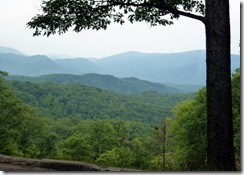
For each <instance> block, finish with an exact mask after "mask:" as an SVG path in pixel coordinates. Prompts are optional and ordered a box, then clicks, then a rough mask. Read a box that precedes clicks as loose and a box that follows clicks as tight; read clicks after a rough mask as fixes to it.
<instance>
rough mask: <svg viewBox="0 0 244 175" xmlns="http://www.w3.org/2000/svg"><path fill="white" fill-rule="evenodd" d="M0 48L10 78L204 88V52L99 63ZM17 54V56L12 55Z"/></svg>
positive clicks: (128, 56) (135, 55)
mask: <svg viewBox="0 0 244 175" xmlns="http://www.w3.org/2000/svg"><path fill="white" fill-rule="evenodd" d="M2 50H4V49H1V47H0V70H4V71H7V72H8V73H9V74H10V75H23V76H40V75H47V74H74V75H84V74H88V73H89V74H90V73H93V74H94V73H95V74H106V75H113V76H115V77H118V78H128V77H135V78H138V79H142V80H147V81H150V82H157V83H163V84H178V85H179V84H183V85H202V86H204V85H205V81H206V73H205V72H206V61H205V60H206V59H205V58H206V52H205V51H204V50H194V51H187V52H181V53H170V54H164V53H140V52H134V51H132V52H125V53H120V54H116V55H112V56H109V57H104V58H101V59H89V58H87V59H86V58H71V59H70V58H69V59H68V58H67V59H55V60H52V59H50V58H49V57H47V56H45V55H34V56H26V55H25V54H21V53H22V52H20V51H17V50H16V49H12V51H11V49H9V52H7V51H6V49H5V51H2ZM16 51H17V53H19V54H17V53H16ZM238 67H240V56H239V55H234V54H232V55H231V70H232V72H234V71H235V69H236V68H238Z"/></svg>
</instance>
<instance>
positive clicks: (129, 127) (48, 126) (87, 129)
mask: <svg viewBox="0 0 244 175" xmlns="http://www.w3.org/2000/svg"><path fill="white" fill-rule="evenodd" d="M0 75H1V77H0V92H1V93H0V123H1V125H0V154H4V155H14V156H19V157H28V158H38V159H40V158H51V159H62V160H77V161H83V162H88V163H95V164H98V165H101V166H104V167H107V166H116V167H126V168H136V169H143V170H150V171H162V170H167V171H176V170H187V171H189V170H207V169H206V166H205V165H206V161H205V160H206V91H205V88H203V89H201V90H200V91H199V92H198V93H197V94H159V93H157V92H152V91H151V92H143V93H140V94H133V95H122V94H118V93H115V92H112V91H108V90H102V89H99V88H95V87H89V86H85V85H81V84H72V83H71V84H57V83H50V82H49V83H31V82H19V81H13V80H11V81H7V80H4V79H3V77H4V76H6V73H4V72H0ZM232 86H233V87H232V92H233V114H234V138H235V139H234V145H235V156H236V163H237V167H238V168H240V69H238V70H237V71H236V73H235V74H233V78H232Z"/></svg>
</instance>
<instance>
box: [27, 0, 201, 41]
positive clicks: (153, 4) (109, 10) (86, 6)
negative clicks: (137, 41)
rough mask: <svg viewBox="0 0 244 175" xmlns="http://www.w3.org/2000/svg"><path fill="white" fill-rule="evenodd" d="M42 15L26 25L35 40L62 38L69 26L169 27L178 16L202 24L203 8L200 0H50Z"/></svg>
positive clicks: (95, 27)
mask: <svg viewBox="0 0 244 175" xmlns="http://www.w3.org/2000/svg"><path fill="white" fill-rule="evenodd" d="M42 11H43V13H42V14H39V15H37V16H35V17H33V18H32V21H30V22H28V23H27V26H28V27H30V28H34V29H35V32H34V36H38V35H41V34H43V35H47V36H49V35H50V34H56V33H58V34H62V33H65V32H67V31H68V29H69V28H70V27H72V26H73V27H74V28H73V30H74V31H75V32H80V31H81V30H83V29H93V30H99V29H106V28H107V26H108V25H109V24H111V22H115V23H120V24H123V23H124V22H125V19H126V18H127V20H128V21H130V22H131V23H133V22H141V21H145V22H148V23H150V25H151V26H156V25H171V24H173V19H178V18H179V17H180V15H183V16H188V17H191V18H194V19H198V20H201V21H204V17H203V16H202V15H203V14H204V13H205V6H204V3H203V1H202V0H200V1H199V0H167V1H161V0H113V1H112V0H83V1H80V0H68V1H66V0H49V1H43V2H42ZM190 12H193V13H190Z"/></svg>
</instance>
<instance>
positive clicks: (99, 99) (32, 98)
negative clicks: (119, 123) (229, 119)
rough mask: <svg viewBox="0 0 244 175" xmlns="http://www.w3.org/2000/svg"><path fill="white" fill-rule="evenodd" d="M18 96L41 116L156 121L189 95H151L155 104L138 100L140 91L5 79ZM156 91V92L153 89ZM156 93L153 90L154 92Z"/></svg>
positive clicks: (168, 113)
mask: <svg viewBox="0 0 244 175" xmlns="http://www.w3.org/2000/svg"><path fill="white" fill-rule="evenodd" d="M8 84H9V85H10V86H11V87H12V89H13V90H14V91H15V94H16V96H17V97H18V98H20V99H21V100H23V102H25V103H26V104H29V105H32V106H33V107H37V108H38V109H39V111H40V112H42V113H43V114H44V115H45V116H50V117H52V118H60V117H66V116H71V117H72V116H79V118H80V119H113V118H117V119H123V120H130V121H140V122H146V123H150V124H157V123H159V122H160V121H162V117H163V116H171V112H170V111H171V110H172V109H173V107H174V106H175V104H176V103H177V102H180V101H182V100H183V99H187V98H190V97H189V96H188V95H187V94H178V95H173V96H172V97H171V96H168V98H165V97H164V96H160V95H159V94H158V95H156V96H154V97H153V96H152V98H156V99H157V101H158V103H152V102H151V101H148V100H149V98H148V100H141V99H140V98H144V99H146V98H147V97H143V96H144V94H146V93H142V94H139V95H137V98H133V96H125V95H120V94H117V93H114V92H112V91H107V90H102V89H99V88H94V87H88V86H85V85H82V84H56V83H39V84H35V83H30V82H19V81H9V82H8ZM155 93H156V92H155ZM156 94H157V93H156Z"/></svg>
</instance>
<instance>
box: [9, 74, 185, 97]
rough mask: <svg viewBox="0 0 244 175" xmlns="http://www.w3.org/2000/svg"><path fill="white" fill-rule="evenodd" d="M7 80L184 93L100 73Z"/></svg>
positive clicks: (137, 80) (132, 79) (141, 81)
mask: <svg viewBox="0 0 244 175" xmlns="http://www.w3.org/2000/svg"><path fill="white" fill-rule="evenodd" d="M7 79H8V80H18V81H30V82H34V83H43V82H54V83H62V84H69V83H81V84H85V85H88V86H93V87H98V88H101V89H106V90H111V91H115V92H119V93H122V94H137V93H141V92H144V91H156V92H158V93H160V94H176V93H185V91H182V90H179V89H177V88H173V87H169V86H165V85H163V84H160V83H152V82H149V81H144V80H140V79H137V78H117V77H114V76H112V75H100V74H84V75H72V74H50V75H42V76H38V77H26V76H8V77H7Z"/></svg>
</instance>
